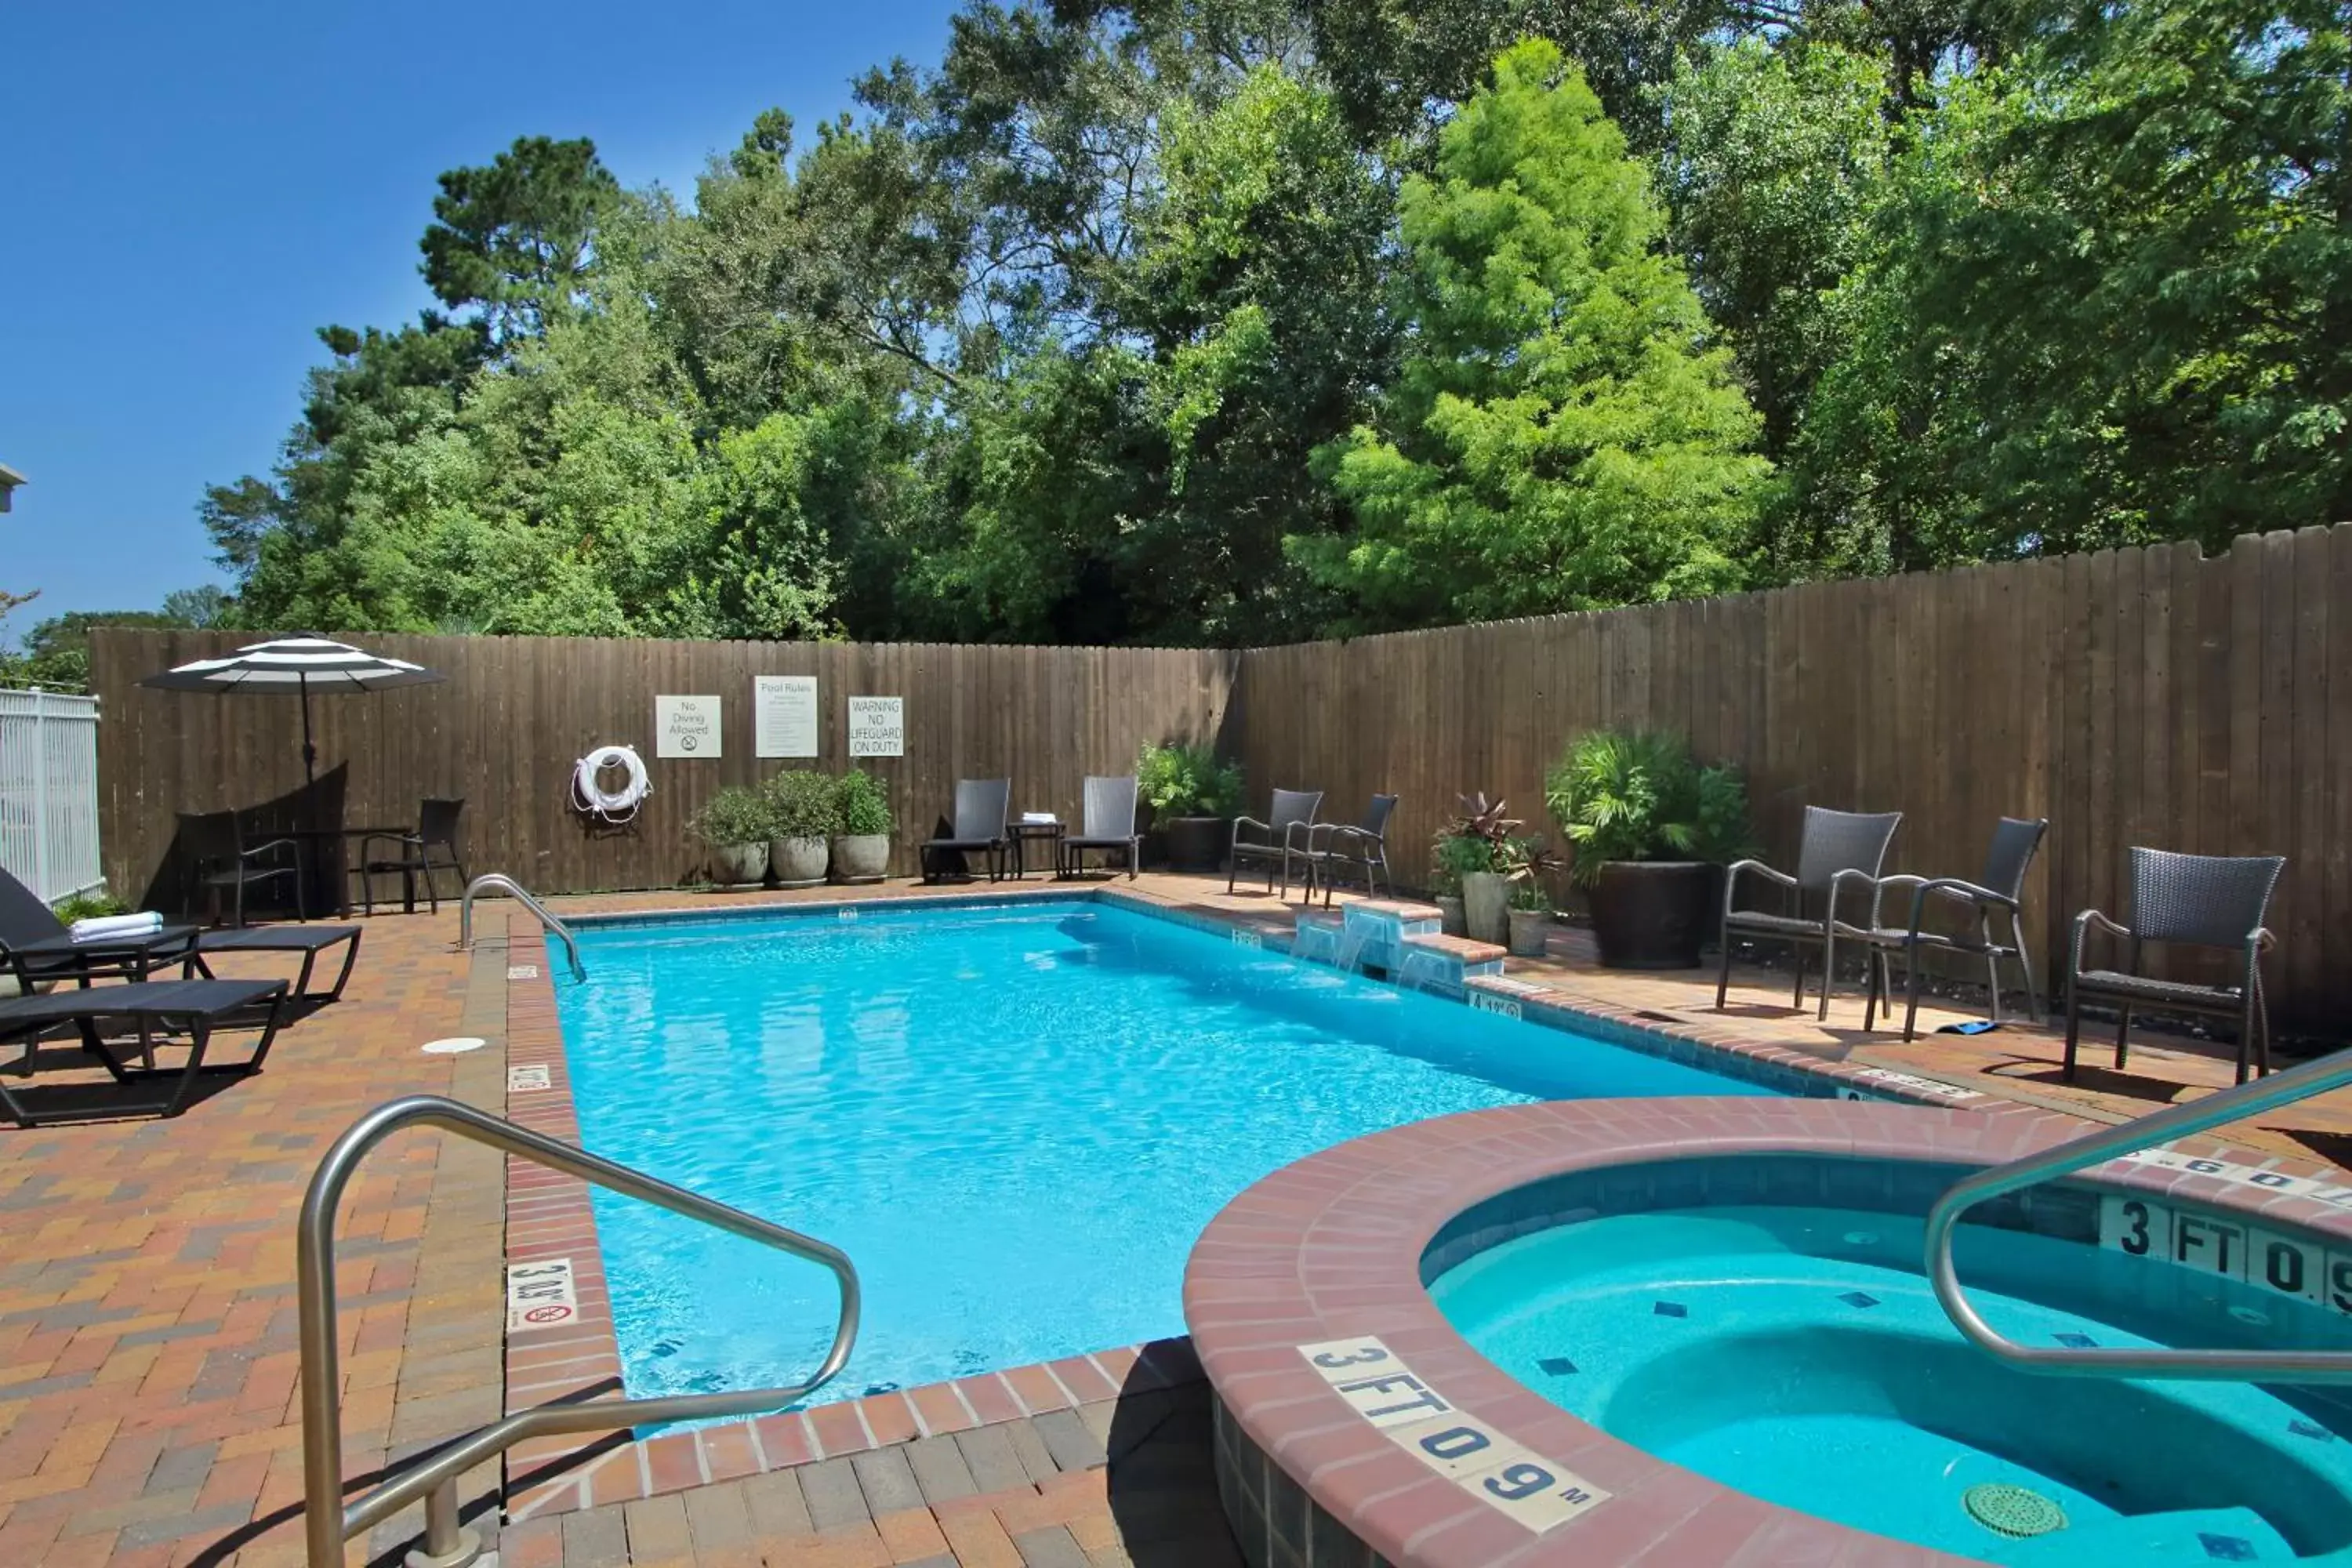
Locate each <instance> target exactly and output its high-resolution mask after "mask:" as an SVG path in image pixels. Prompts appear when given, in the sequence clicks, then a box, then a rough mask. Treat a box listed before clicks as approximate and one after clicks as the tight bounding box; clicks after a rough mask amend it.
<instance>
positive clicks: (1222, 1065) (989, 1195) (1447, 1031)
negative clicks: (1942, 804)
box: [557, 900, 1767, 1401]
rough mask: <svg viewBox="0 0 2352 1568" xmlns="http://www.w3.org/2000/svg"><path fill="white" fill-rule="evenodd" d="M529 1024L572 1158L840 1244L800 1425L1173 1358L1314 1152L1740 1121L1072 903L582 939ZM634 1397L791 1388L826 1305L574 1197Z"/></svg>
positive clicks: (630, 1211) (1670, 1078)
mask: <svg viewBox="0 0 2352 1568" xmlns="http://www.w3.org/2000/svg"><path fill="white" fill-rule="evenodd" d="M579 935H580V942H581V946H582V949H583V955H584V957H585V959H586V961H587V968H588V973H589V979H588V980H587V981H586V982H584V983H574V982H572V981H570V980H568V979H564V980H559V982H558V984H557V995H558V1001H559V1006H560V1011H561V1017H562V1028H563V1036H564V1041H565V1053H566V1058H567V1060H568V1063H569V1067H570V1074H571V1079H572V1094H573V1099H574V1101H575V1105H576V1109H577V1112H578V1117H579V1122H580V1128H581V1134H582V1138H583V1142H585V1143H586V1145H587V1146H588V1147H589V1148H591V1149H593V1150H594V1151H596V1152H599V1153H602V1154H606V1155H609V1156H611V1157H613V1158H614V1159H617V1160H621V1161H623V1162H625V1163H628V1164H632V1165H635V1166H638V1167H640V1168H642V1169H645V1170H646V1171H649V1172H651V1173H654V1174H655V1175H657V1176H660V1177H662V1178H664V1179H665V1180H667V1181H671V1182H675V1183H677V1184H681V1185H684V1186H687V1187H690V1188H692V1189H694V1190H695V1191H698V1192H700V1193H704V1194H709V1195H710V1196H712V1197H715V1198H718V1199H719V1200H720V1201H722V1202H725V1203H729V1204H732V1205H736V1206H738V1207H740V1208H744V1209H747V1210H749V1211H751V1212H752V1213H754V1214H758V1215H765V1216H768V1217H770V1218H772V1219H775V1220H777V1221H779V1222H780V1223H782V1224H785V1225H789V1226H793V1227H795V1228H797V1229H801V1230H804V1231H806V1232H808V1233H810V1234H812V1235H814V1236H817V1237H823V1238H824V1239H825V1240H827V1241H830V1242H832V1243H834V1244H835V1245H836V1246H839V1247H843V1248H844V1249H845V1250H846V1251H847V1252H848V1254H849V1255H850V1257H851V1258H852V1259H853V1260H854V1261H855V1262H856V1265H857V1268H858V1271H859V1274H860V1277H861V1279H862V1281H863V1283H864V1287H865V1293H866V1303H865V1321H864V1325H863V1328H862V1330H861V1332H860V1337H859V1341H858V1344H857V1349H856V1354H855V1355H854V1357H853V1358H852V1360H851V1362H850V1364H849V1368H848V1370H847V1371H846V1372H845V1373H844V1374H843V1376H842V1377H841V1378H840V1379H838V1380H836V1381H835V1383H834V1384H831V1385H829V1386H828V1387H827V1388H826V1389H825V1390H824V1391H822V1392H821V1393H820V1394H818V1395H817V1396H816V1397H817V1399H818V1400H819V1401H823V1400H824V1399H828V1398H848V1397H856V1396H857V1395H859V1394H865V1393H868V1392H872V1391H876V1390H879V1389H886V1388H890V1387H905V1386H911V1385H913V1384H921V1383H928V1382H932V1381H936V1380H940V1379H943V1378H950V1377H958V1376H963V1375H966V1374H969V1373H976V1372H982V1371H988V1370H992V1369H1001V1368H1005V1367H1010V1366H1015V1365H1020V1364H1024V1363H1032V1362H1039V1361H1045V1360H1048V1359H1051V1358H1055V1357H1058V1356H1064V1355H1073V1354H1080V1353H1084V1352H1087V1351H1093V1350H1100V1349H1104V1348H1107V1347H1109V1346H1113V1345H1119V1344H1127V1343H1132V1342H1139V1341H1141V1340H1145V1339H1150V1338H1154V1337H1158V1336H1161V1335H1167V1334H1172V1333H1178V1332H1181V1331H1182V1326H1183V1325H1182V1313H1181V1301H1180V1287H1181V1275H1182V1270H1183V1266H1184V1259H1185V1256H1186V1253H1187V1251H1188V1250H1189V1249H1190V1247H1192V1242H1193V1240H1194V1239H1195V1237H1197V1236H1198V1235H1199V1233H1200V1231H1201V1228H1202V1226H1203V1225H1204V1224H1206V1223H1207V1221H1208V1220H1209V1218H1210V1216H1211V1215H1213V1214H1215V1213H1216V1211H1217V1210H1218V1209H1219V1208H1220V1207H1221V1206H1222V1205H1224V1204H1225V1203H1226V1201H1227V1200H1229V1199H1230V1198H1232V1197H1233V1196H1234V1194H1237V1193H1239V1192H1240V1191H1241V1190H1242V1189H1243V1188H1244V1187H1245V1186H1247V1185H1248V1184H1250V1183H1252V1182H1254V1181H1255V1180H1256V1179H1258V1178H1259V1177H1261V1176H1263V1175H1265V1174H1266V1173H1268V1172H1271V1171H1273V1170H1275V1169H1276V1168H1277V1167H1279V1166H1282V1165H1284V1164H1286V1163H1290V1162H1291V1161H1294V1160H1297V1159H1298V1158H1301V1157H1302V1156H1305V1155H1307V1154H1309V1153H1312V1152H1315V1151H1317V1150H1318V1149H1322V1148H1324V1147H1326V1146H1328V1145H1329V1144H1332V1143H1336V1142H1341V1141H1343V1140H1345V1139H1348V1138H1351V1137H1355V1136H1357V1135H1359V1134H1361V1133H1364V1132H1368V1131H1376V1130H1378V1129H1381V1128H1385V1127H1391V1126H1394V1125H1397V1124H1399V1123H1402V1122H1406V1121H1415V1120H1418V1119H1421V1118H1425V1117H1431V1116H1436V1115H1441V1114H1444V1113H1447V1112H1450V1111H1455V1110H1475V1109H1480V1108H1486V1107H1492V1106H1498V1105H1507V1104H1512V1103H1516V1102H1518V1101H1523V1100H1531V1099H1538V1098H1544V1099H1553V1098H1557V1099H1592V1098H1601V1097H1614V1096H1650V1095H1760V1094H1764V1093H1766V1092H1767V1091H1766V1090H1764V1089H1759V1088H1758V1087H1756V1086H1754V1085H1752V1084H1748V1083H1746V1082H1741V1081H1738V1080H1734V1079H1726V1078H1718V1077H1716V1076H1715V1075H1712V1074H1709V1073H1706V1072H1703V1071H1700V1070H1697V1069H1696V1068H1687V1067H1684V1066H1681V1065H1679V1064H1676V1063H1673V1062H1668V1061H1665V1060H1663V1059H1659V1058H1651V1057H1647V1056H1644V1055H1642V1054H1640V1053H1638V1052H1635V1051H1631V1050H1627V1049H1624V1048H1622V1047H1616V1046H1612V1045H1609V1044H1606V1043H1604V1042H1602V1041H1600V1040H1598V1039H1593V1038H1590V1037H1581V1036H1578V1035H1573V1034H1570V1033H1566V1032H1563V1031H1560V1030H1557V1029H1552V1028H1548V1027H1542V1026H1537V1025H1533V1024H1526V1023H1520V1022H1517V1021H1515V1020H1512V1019H1507V1018H1503V1017H1499V1016H1493V1015H1489V1014H1486V1013H1481V1012H1477V1011H1475V1010H1473V1009H1471V1008H1468V1007H1465V1006H1463V1005H1460V1004H1458V1003H1454V1002H1449V1001H1443V1000H1439V999H1436V998H1433V997H1428V996H1423V995H1419V994H1412V993H1407V992H1402V991H1399V990H1397V989H1396V988H1394V987H1392V986H1389V985H1386V984H1379V983H1375V982H1371V981H1367V980H1364V979H1361V978H1359V977H1355V976H1349V975H1343V974H1341V973H1338V972H1337V971H1334V970H1332V969H1329V968H1328V967H1325V966H1322V965H1317V964H1309V963H1299V962H1297V961H1295V960H1292V959H1289V958H1287V957H1285V956H1282V955H1279V954H1276V953H1273V952H1266V951H1263V950H1259V949H1255V948H1252V947H1245V946H1243V945H1241V944H1239V943H1236V942H1232V941H1229V940H1227V939H1226V938H1225V937H1223V935H1212V934H1208V933H1204V932H1202V931H1195V930H1192V929H1191V928H1189V927H1186V926H1182V925H1180V924H1177V923H1175V922H1172V921H1165V920H1161V919H1158V918H1156V917H1153V916H1150V915H1146V914H1142V913H1139V912H1136V911H1134V910H1129V909H1126V908H1121V907H1118V906H1117V905H1114V904H1112V903H1110V902H1108V901H1097V900H1034V901H1024V902H1019V903H1011V904H1007V903H997V904H980V905H963V906H950V907H941V906H939V905H936V904H934V905H931V906H929V907H922V908H916V907H908V906H881V905H876V904H866V905H862V906H855V907H851V908H848V909H845V910H840V911H837V912H836V911H832V910H825V911H819V912H806V911H803V912H793V913H773V914H769V913H761V914H756V915H752V914H746V915H740V916H737V915H730V916H727V917H724V918H719V919H709V918H702V919H686V920H674V921H654V920H640V921H610V922H597V923H593V924H591V923H583V925H582V927H581V929H580V932H579ZM594 1201H595V1205H596V1223H597V1228H598V1233H599V1237H600V1240H601V1243H602V1247H603V1251H604V1266H605V1273H606V1277H607V1280H608V1283H609V1286H610V1289H611V1291H612V1299H613V1315H614V1330H615V1333H616V1336H617V1338H618V1340H619V1345H620V1351H621V1357H622V1363H623V1367H624V1376H625V1382H626V1384H627V1385H628V1389H629V1392H630V1393H631V1394H666V1393H680V1392H688V1391H699V1390H710V1389H719V1388H738V1387H757V1386H760V1385H761V1384H776V1383H784V1382H789V1381H792V1380H793V1379H795V1378H797V1377H799V1376H802V1375H804V1374H805V1373H806V1370H807V1368H808V1367H809V1366H810V1365H812V1364H813V1363H814V1361H815V1360H816V1359H817V1357H818V1356H819V1355H821V1354H822V1352H823V1350H824V1344H825V1342H826V1340H827V1338H828V1336H829V1334H830V1332H831V1330H832V1325H833V1313H834V1296H833V1289H832V1285H831V1280H830V1277H829V1276H826V1275H824V1273H822V1272H821V1271H819V1270H817V1269H815V1268H812V1267H811V1266H809V1265H806V1264H803V1263H799V1262H796V1261H794V1260H792V1259H787V1258H779V1257H777V1256H776V1255H774V1254H772V1253H770V1252H768V1251H766V1250H764V1249H762V1248H760V1247H754V1246H752V1245H751V1244H750V1243H747V1242H742V1241H739V1240H737V1239H735V1238H733V1237H727V1236H724V1235H721V1234H719V1233H718V1232H714V1231H711V1230H709V1229H708V1228H707V1227H704V1226H697V1225H693V1224H691V1223H688V1222H686V1221H684V1220H680V1219H678V1218H677V1217H676V1216H673V1215H666V1214H663V1213H660V1212H659V1211H656V1210H653V1209H650V1208H647V1207H646V1206H645V1205H639V1204H635V1203H632V1202H630V1201H628V1200H626V1199H622V1198H616V1197H614V1196H613V1195H611V1194H605V1193H604V1192H601V1191H599V1192H598V1193H597V1194H595V1200H594Z"/></svg>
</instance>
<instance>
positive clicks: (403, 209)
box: [0, 0, 954, 636]
mask: <svg viewBox="0 0 2352 1568" xmlns="http://www.w3.org/2000/svg"><path fill="white" fill-rule="evenodd" d="M953 9H954V6H953V5H952V4H951V3H950V0H859V3H858V4H855V5H833V4H826V5H812V4H808V3H806V0H783V3H781V4H779V3H775V0H771V3H769V4H764V5H761V4H750V3H746V0H699V3H697V4H690V5H681V6H646V5H616V4H613V3H612V0H572V3H571V4H566V5H531V6H515V5H454V4H449V3H448V0H410V3H407V4H403V5H255V4H249V3H246V0H215V4H211V5H164V4H162V3H161V0H142V3H139V4H130V5H124V4H109V3H107V0H89V3H85V4H78V5H21V6H17V7H15V8H13V9H12V11H11V14H10V16H9V19H8V26H7V29H6V32H7V46H6V53H7V82H6V85H5V87H0V301H5V325H0V462H5V463H7V464H9V465H10V466H11V467H14V468H17V469H19V470H20V471H22V472H23V473H24V474H25V475H26V478H27V479H28V480H29V481H30V482H29V483H28V484H26V487H25V488H24V489H20V490H18V491H17V492H16V510H14V511H13V512H11V513H9V514H8V515H7V516H6V517H5V518H0V588H5V589H8V590H11V591H15V592H23V591H25V590H26V589H30V588H38V589H40V590H41V597H40V598H39V599H38V600H37V601H36V602H35V603H33V604H31V605H26V607H25V608H23V609H20V610H18V611H17V612H16V615H15V616H12V617H10V619H9V620H8V622H7V623H6V626H5V630H6V632H7V633H9V634H11V635H15V636H21V635H22V634H23V633H24V632H25V631H26V630H27V629H28V628H29V627H30V626H31V625H32V624H33V623H34V622H35V621H37V620H38V619H39V618H40V617H41V616H45V615H55V614H58V613H59V612H61V611H65V610H98V609H148V608H152V607H154V606H155V605H157V604H158V603H159V602H160V601H161V600H162V598H163V595H165V594H167V593H169V592H170V591H171V590H173V589H174V588H181V587H187V586H190V585H193V584H198V583H206V582H215V581H217V580H218V574H217V573H216V572H215V570H214V568H213V566H212V564H211V562H210V559H209V555H210V551H209V547H208V545H207V542H206V541H205V536H204V531H203V530H202V529H201V528H200V527H199V526H198V525H197V522H196V517H195V503H196V500H197V498H198V496H199V495H200V494H201V493H202V490H203V488H204V486H205V484H207V483H211V482H215V481H223V480H228V479H235V478H236V477H237V476H238V475H240V474H244V473H263V472H267V471H268V467H269V465H270V462H271V460H272V459H273V458H274V456H275V454H276V450H277V446H278V441H279V439H280V438H281V437H283V436H284V434H285V432H286V428H287V426H289V424H290V423H291V422H292V419H293V416H294V414H295V410H296V405H297V403H298V400H299V394H300V391H301V384H302V374H303V372H304V370H305V369H307V368H308V367H309V366H310V365H311V364H313V363H317V362H318V361H319V360H320V359H321V358H322V357H324V353H325V351H324V350H323V349H322V348H321V347H320V344H319V342H318V341H317V339H316V338H315V337H314V336H313V335H312V334H313V331H314V329H316V328H318V327H320V326H322V325H325V324H326V323H328V322H340V323H342V324H344V325H348V326H354V327H356V326H365V325H371V324H373V325H389V324H392V323H394V322H398V321H405V320H408V319H410V318H411V317H413V316H414V315H415V312H416V310H419V309H420V308H422V307H423V306H425V304H427V303H429V302H430V296H429V295H427V294H426V292H425V286H424V283H423V281H422V280H421V279H419V278H418V276H417V271H416V263H417V250H416V238H417V236H418V235H419V234H420V233H421V232H423V230H424V227H425V224H426V223H427V222H428V221H429V220H430V218H431V216H432V200H433V195H434V190H435V185H434V176H436V174H439V173H440V172H441V171H442V170H444V169H447V168H451V167H455V166H457V165H458V164H464V163H488V162H489V160H490V159H491V157H492V156H494V155H495V154H496V153H498V152H499V150H500V149H501V148H503V147H505V146H506V145H507V144H508V143H509V142H512V141H513V140H514V138H516V137H517V136H520V135H527V134H545V135H550V136H583V135H584V136H588V137H591V138H593V140H594V142H595V143H596V146H597V149H598V150H599V152H600V153H602V154H603V155H604V161H605V163H607V164H608V165H610V166H611V168H612V169H613V171H614V174H616V175H618V176H619V178H620V179H621V181H622V183H623V184H627V185H631V186H637V185H644V184H651V183H653V182H656V181H658V182H660V183H662V184H667V185H669V186H670V187H672V188H673V189H675V190H677V191H679V192H680V193H681V194H682V195H691V193H692V182H693V177H694V175H695V174H696V173H697V172H698V170H699V169H700V168H701V166H702V164H703V163H704V161H705V160H706V159H707V158H708V157H709V154H711V153H716V152H723V151H725V150H726V149H728V148H730V147H732V146H733V145H734V144H735V142H736V141H737V140H738V138H740V135H741V134H742V132H744V130H745V129H747V128H748V127H749V126H750V125H751V119H752V116H754V115H755V114H757V113H758V112H759V111H760V110H761V109H763V108H765V107H767V106H769V105H771V104H780V105H782V107H783V108H785V109H787V110H791V112H792V114H793V120H794V121H795V122H796V123H797V124H798V125H799V126H800V127H801V129H802V133H803V134H802V141H803V145H805V144H806V142H807V141H808V140H809V139H810V137H811V135H812V134H813V133H812V132H811V131H810V127H812V126H813V125H814V122H815V121H817V120H818V119H821V118H824V117H825V116H828V115H831V114H834V113H836V112H838V111H840V110H843V109H845V108H847V107H848V89H847V82H848V79H849V78H850V77H852V76H853V75H855V74H856V73H857V72H858V71H861V70H863V69H864V68H866V67H867V66H869V65H874V64H877V63H880V62H881V61H883V60H886V59H887V58H889V57H890V56H892V55H894V54H896V55H904V56H906V57H907V58H909V59H911V60H915V61H917V62H919V63H921V64H925V65H929V64H935V63H936V62H937V61H938V59H939V57H940V51H941V49H942V48H943V47H944V46H945V43H946V38H947V19H948V17H949V16H950V14H951V13H952V11H953Z"/></svg>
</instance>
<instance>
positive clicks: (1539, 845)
mask: <svg viewBox="0 0 2352 1568" xmlns="http://www.w3.org/2000/svg"><path fill="white" fill-rule="evenodd" d="M1559 868H1560V858H1559V856H1557V855H1555V854H1553V853H1552V852H1551V848H1550V847H1549V845H1547V844H1545V842H1544V841H1543V837H1542V835H1540V834H1535V835H1530V836H1529V837H1525V838H1514V839H1512V840H1511V841H1510V843H1509V844H1508V845H1507V846H1506V847H1505V849H1504V855H1503V878H1504V880H1505V881H1507V883H1509V884H1510V906H1511V936H1510V941H1509V942H1507V943H1506V944H1505V945H1506V946H1507V947H1508V948H1509V949H1510V950H1511V955H1512V956H1513V957H1514V958H1541V957H1542V956H1543V955H1544V944H1545V943H1546V942H1547V941H1549V938H1550V936H1551V917H1552V909H1551V889H1550V887H1549V884H1548V881H1547V879H1549V878H1550V877H1551V876H1553V875H1555V874H1556V873H1557V872H1558V871H1559Z"/></svg>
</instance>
